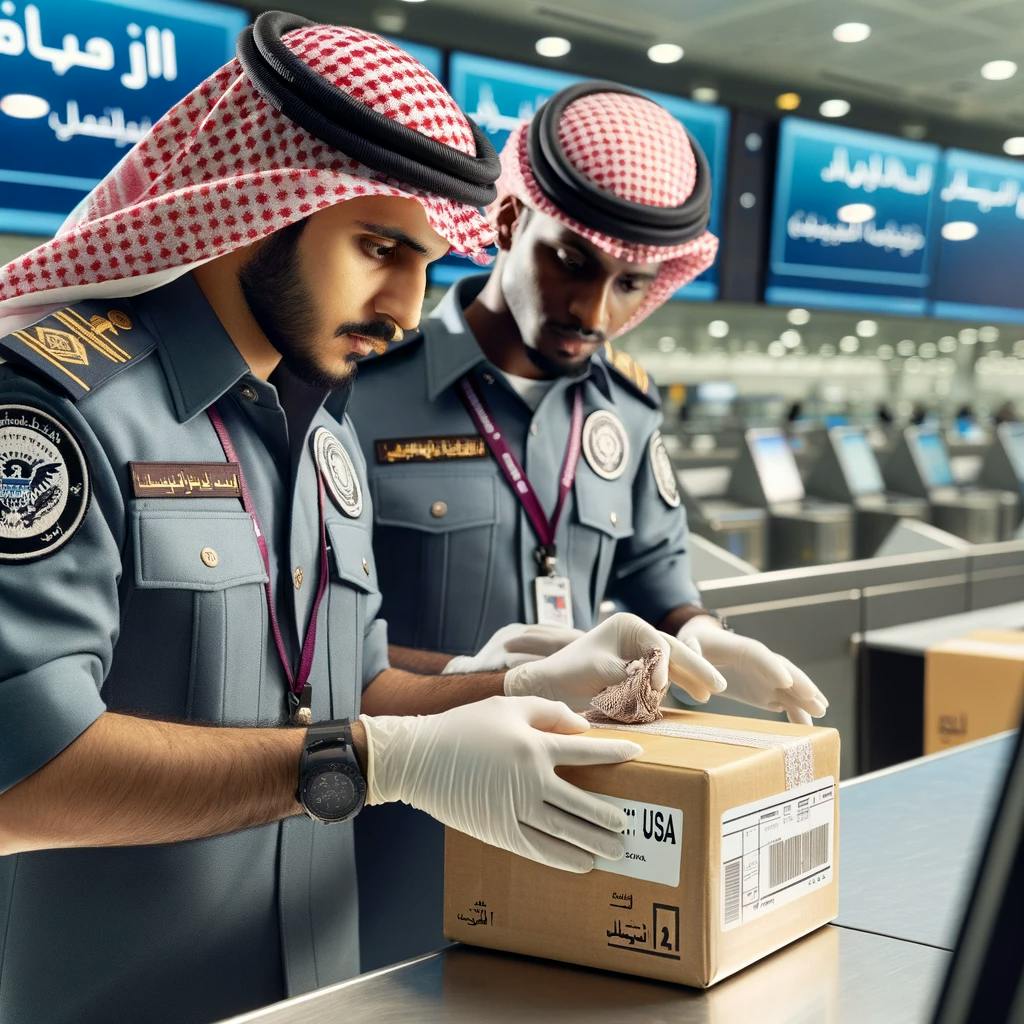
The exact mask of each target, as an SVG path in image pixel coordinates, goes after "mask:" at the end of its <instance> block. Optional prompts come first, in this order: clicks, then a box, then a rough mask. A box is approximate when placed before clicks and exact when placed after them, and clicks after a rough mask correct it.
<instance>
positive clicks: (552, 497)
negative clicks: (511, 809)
mask: <svg viewBox="0 0 1024 1024" xmlns="http://www.w3.org/2000/svg"><path fill="white" fill-rule="evenodd" d="M712 187H713V183H712V182H711V180H710V175H709V169H708V164H707V161H706V159H705V157H704V154H703V153H702V152H701V149H700V146H699V145H698V144H697V142H696V141H695V140H694V139H693V138H692V136H690V135H689V133H688V132H687V130H686V129H685V128H684V126H683V125H682V124H680V122H679V121H677V120H676V119H675V118H674V117H672V116H671V115H670V114H669V113H668V111H666V110H665V109H664V108H662V107H661V106H659V105H658V104H657V103H655V102H654V101H652V100H650V99H648V98H646V97H645V96H643V95H642V94H640V93H637V92H635V91H634V90H632V89H629V88H626V87H624V86H620V85H617V84H614V83H610V82H583V83H580V84H577V85H573V86H570V87H569V88H567V89H564V90H562V91H561V92H559V93H557V94H556V95H555V96H553V97H552V98H551V99H549V100H548V101H547V103H545V104H544V105H543V106H542V107H541V108H540V109H539V110H538V112H537V113H536V114H535V115H534V117H533V118H532V119H531V121H530V122H528V123H527V124H524V125H521V126H520V127H518V128H517V129H516V130H515V131H514V132H513V133H512V134H511V135H510V137H509V138H508V140H507V142H506V143H505V146H504V148H503V150H502V153H501V176H500V178H499V180H498V183H497V192H498V194H497V197H496V198H495V200H494V201H493V202H492V203H491V204H490V205H489V207H488V210H487V212H488V215H489V218H490V221H491V223H492V224H493V226H494V228H495V230H496V232H497V246H498V257H497V262H496V263H495V265H494V268H493V269H492V271H491V273H490V275H489V276H485V275H480V276H471V277H468V278H465V279H463V280H462V281H460V282H459V283H458V284H456V285H455V286H454V287H453V288H452V289H451V290H450V291H449V292H448V294H447V295H446V296H445V297H444V299H443V300H442V301H441V303H440V305H439V306H438V307H437V309H436V310H435V311H434V312H433V313H432V314H431V315H430V316H429V317H428V318H427V319H426V320H425V321H424V323H423V326H422V329H421V334H419V335H418V336H416V337H414V338H412V339H410V340H409V341H407V342H406V343H405V344H404V345H400V346H396V347H395V348H393V349H392V350H391V351H390V352H389V353H388V354H387V355H385V356H383V357H382V358H377V359H372V360H370V361H369V362H367V363H366V364H365V365H363V366H361V367H360V381H359V384H358V385H357V387H356V389H355V392H354V395H353V398H352V401H351V403H350V404H349V408H348V412H349V414H350V415H351V417H352V419H353V421H354V422H355V425H356V429H357V433H358V435H359V439H360V441H361V442H362V444H363V448H364V453H365V455H366V460H367V463H368V467H369V474H370V481H371V487H372V489H373V492H374V498H375V504H374V515H375V517H376V522H377V526H376V531H375V540H376V544H377V568H378V572H379V574H380V581H381V582H380V585H381V591H382V595H383V615H384V617H385V618H386V619H387V620H388V627H389V637H390V638H391V642H392V645H393V646H392V648H391V657H392V662H393V664H396V665H401V666H402V667H405V668H408V669H411V670H416V671H422V672H444V673H455V672H471V671H485V670H487V671H494V670H500V669H501V668H506V667H509V666H516V667H517V668H518V669H519V670H521V671H523V670H525V671H528V670H529V666H530V664H531V659H534V658H540V657H543V656H545V655H550V654H551V653H552V652H553V651H557V650H559V649H560V648H561V647H562V646H563V645H564V644H566V643H568V642H570V641H571V640H573V638H575V637H578V636H580V635H581V634H580V630H581V629H584V630H585V629H590V628H591V627H592V626H593V625H594V623H595V621H597V618H598V609H599V606H600V604H601V602H602V600H604V599H605V598H613V599H615V600H616V601H617V603H618V604H619V605H620V606H621V607H625V608H626V609H628V610H629V611H630V612H633V613H635V614H636V615H637V616H639V617H641V618H642V619H644V620H646V621H647V622H648V623H649V624H652V625H654V626H656V627H657V628H658V629H659V630H661V631H663V632H664V633H665V634H667V635H668V636H670V637H671V638H672V639H673V640H675V641H676V642H683V643H686V644H688V645H690V646H691V648H692V649H693V650H694V651H695V652H699V653H700V654H701V655H702V663H703V665H704V666H709V665H710V666H714V669H713V670H712V672H713V677H712V678H711V679H710V680H709V679H708V677H707V676H703V677H699V678H694V677H692V676H691V678H689V679H688V680H684V681H683V682H682V684H681V690H682V691H683V693H682V695H683V699H684V700H686V701H688V702H694V701H696V702H698V703H703V702H705V701H707V700H708V698H709V696H710V694H711V693H713V692H719V691H722V690H723V689H724V692H722V696H723V697H726V698H732V699H734V700H737V701H740V702H742V703H745V704H748V705H753V706H754V707H757V708H759V709H762V710H764V711H768V712H775V713H778V712H785V713H786V714H787V715H788V717H789V718H790V720H791V721H794V722H799V723H802V724H810V722H811V717H812V716H815V717H820V716H821V715H823V714H824V713H825V710H826V707H827V701H826V700H825V698H824V697H823V695H822V694H821V692H820V691H819V690H818V689H817V687H816V686H815V685H814V684H813V683H812V682H811V680H810V679H808V677H807V676H806V674H805V673H804V672H802V671H801V670H800V669H799V668H798V667H797V666H795V665H793V664H792V663H791V662H789V661H788V660H787V659H785V658H783V657H782V656H780V655H778V654H776V653H774V652H773V651H771V650H769V649H768V648H767V647H766V646H764V645H763V644H761V643H758V642H757V641H754V640H751V639H748V638H745V637H740V636H737V635H736V634H735V633H733V632H732V631H730V630H728V629H723V628H721V623H720V620H719V619H718V618H717V617H715V616H714V614H713V613H708V611H707V610H706V609H704V608H703V607H702V606H701V602H700V596H699V594H698V591H697V589H696V587H695V585H694V582H693V579H692V578H691V574H690V566H689V560H688V555H687V547H688V540H687V526H686V517H685V513H684V510H683V509H682V507H681V502H680V495H679V491H678V488H677V484H676V479H675V475H674V472H673V469H672V465H671V461H670V459H669V456H668V453H667V451H666V449H665V445H664V442H663V441H662V438H661V433H660V430H659V427H660V424H661V412H660V408H659V398H658V390H657V387H656V386H655V384H654V383H653V382H652V381H651V380H650V379H649V377H648V375H647V374H646V373H645V372H644V371H643V369H642V368H641V367H639V366H638V365H637V364H636V363H635V362H633V360H632V359H631V358H630V357H629V356H627V355H626V354H625V353H624V352H622V351H621V350H618V349H616V348H614V347H613V345H612V342H613V341H614V339H616V338H617V337H619V336H620V335H622V334H625V333H626V332H628V331H630V330H631V329H632V328H634V327H636V326H637V325H638V324H640V323H641V322H642V321H643V320H644V319H645V318H646V317H648V316H649V315H650V314H651V313H652V312H653V311H654V310H655V309H657V308H658V307H659V306H661V305H662V304H663V303H664V302H665V301H666V300H667V299H668V298H669V297H670V296H671V295H672V294H674V293H675V292H676V291H677V290H678V289H679V288H681V287H683V286H685V285H686V284H687V283H688V282H690V281H691V280H693V279H694V278H695V277H697V276H698V275H699V274H700V273H701V272H702V271H704V270H705V269H706V268H707V267H709V266H710V265H711V263H712V262H713V261H714V258H715V254H716V250H717V246H718V242H717V239H716V238H715V237H714V236H713V235H712V234H711V233H710V232H709V231H708V220H709V215H710V203H711V190H712ZM385 395H390V396H391V397H392V398H393V399H395V402H394V405H393V407H385V406H384V396H385ZM574 438H575V439H576V444H577V447H576V448H575V449H574ZM567 439H568V440H567ZM580 448H582V457H577V456H578V455H579V454H580V452H579V449H580ZM574 458H575V461H573V460H574ZM527 484H528V485H529V488H527ZM531 495H533V496H535V498H531ZM452 655H456V657H454V658H453V657H452ZM533 663H534V664H543V662H541V661H537V662H533ZM719 673H721V675H719ZM722 676H724V682H723V681H722ZM726 684H727V685H726ZM356 835H357V859H358V863H359V868H360V872H359V873H360V885H361V889H362V892H363V893H364V894H369V893H370V892H371V891H372V892H375V893H377V892H380V891H381V888H382V887H381V884H380V880H381V878H383V877H388V878H394V879H397V880H398V881H397V882H396V883H394V884H393V885H391V886H390V887H389V888H388V890H387V896H386V899H387V900H388V901H389V902H388V903H386V904H384V906H383V908H381V909H382V912H381V913H380V914H378V915H375V916H373V917H369V916H368V917H366V918H364V919H363V920H362V921H361V928H362V931H363V953H364V962H365V965H366V966H367V967H369V966H379V965H381V964H383V963H387V962H391V961H394V960H397V959H402V958H404V957H408V956H413V955H415V954H417V953H420V952H425V951H426V950H428V949H431V948H434V947H436V946H437V945H438V944H439V943H440V942H441V941H442V936H441V934H440V931H439V928H438V925H437V921H438V919H439V914H440V904H441V882H440V873H441V869H440V864H441V854H442V836H441V832H440V829H438V828H437V827H436V825H435V824H434V823H433V822H431V821H429V820H428V819H427V818H425V817H424V816H423V815H421V814H417V813H415V812H413V811H410V810H409V809H408V808H402V807H386V808H372V809H370V811H369V812H368V813H367V814H366V815H364V816H362V817H361V818H360V820H359V822H358V823H357V826H356ZM396 836H401V837H403V839H404V842H397V843H396V842H395V837H396ZM405 851H415V869H413V867H412V864H411V859H410V857H411V855H407V854H406V852H405ZM428 858H429V860H428ZM403 879H404V880H407V881H405V882H403V881H402V880H403ZM413 879H414V880H415V881H413ZM413 885H415V896H414V894H413V893H412V892H410V891H409V890H410V888H411V887H412V886H413ZM391 901H393V902H391ZM408 905H414V906H419V907H420V908H422V909H421V911H420V912H419V913H417V914H415V915H406V920H405V926H404V927H403V929H402V930H401V931H400V932H399V931H395V930H391V929H388V928H387V927H386V924H385V923H386V922H387V921H388V920H389V919H390V914H389V911H388V907H389V906H394V907H397V906H408ZM377 906H378V907H379V908H380V907H381V904H380V898H379V897H378V898H377Z"/></svg>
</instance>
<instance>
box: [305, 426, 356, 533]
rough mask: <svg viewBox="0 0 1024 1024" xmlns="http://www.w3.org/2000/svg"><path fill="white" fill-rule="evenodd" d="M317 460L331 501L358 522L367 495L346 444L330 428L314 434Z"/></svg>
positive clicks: (314, 454) (317, 430)
mask: <svg viewBox="0 0 1024 1024" xmlns="http://www.w3.org/2000/svg"><path fill="white" fill-rule="evenodd" d="M313 457H314V458H315V459H316V464H317V466H319V467H320V474H321V476H322V477H323V480H324V484H325V485H326V486H327V493H328V494H330V496H331V500H332V501H333V502H334V504H335V505H337V506H338V508H339V509H341V511H342V512H344V513H345V515H347V516H348V517H349V518H350V519H358V518H359V516H360V515H362V512H363V492H362V490H361V489H360V487H359V477H357V476H356V468H355V466H354V465H353V464H352V459H351V457H350V456H349V454H348V452H347V451H345V448H344V446H343V445H342V443H341V442H340V441H339V440H338V439H337V438H336V437H335V436H334V435H333V434H332V433H331V432H330V431H329V430H328V429H327V428H326V427H318V428H317V429H316V432H315V433H314V434H313Z"/></svg>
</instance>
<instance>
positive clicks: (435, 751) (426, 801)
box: [360, 697, 643, 873]
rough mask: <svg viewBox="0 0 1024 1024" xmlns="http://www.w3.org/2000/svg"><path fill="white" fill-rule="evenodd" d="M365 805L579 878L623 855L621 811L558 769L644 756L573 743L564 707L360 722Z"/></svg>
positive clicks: (498, 706) (575, 723) (575, 719)
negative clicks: (390, 806)
mask: <svg viewBox="0 0 1024 1024" xmlns="http://www.w3.org/2000/svg"><path fill="white" fill-rule="evenodd" d="M360 720H361V721H362V723H363V725H364V726H365V728H366V736H367V772H366V774H367V799H366V802H367V804H371V805H372V804H382V803H389V802H392V801H399V800H400V801H402V802H403V803H407V804H411V805H412V806H413V807H417V808H419V809H420V810H421V811H425V812H426V813H427V814H429V815H430V816H431V817H433V818H436V819H437V820H438V821H440V822H443V823H444V824H445V825H449V826H451V827H452V828H454V829H458V830H459V831H460V832H464V833H466V834H467V835H470V836H474V837H475V838H477V839H482V840H483V841H484V842H485V843H490V844H491V845H492V846H498V847H500V848H501V849H503V850H510V851H511V852H512V853H518V854H520V855H521V856H523V857H529V858H530V860H536V861H540V862H541V863H542V864H547V865H549V866H550V867H556V868H562V869H563V870H565V871H575V872H579V873H583V872H586V871H590V870H591V868H593V866H594V855H595V854H596V855H598V856H600V857H606V858H608V859H609V860H620V859H621V858H622V856H623V854H624V852H625V841H624V839H623V836H622V833H623V832H624V831H625V829H626V816H625V814H624V813H623V812H622V810H621V808H618V807H614V806H612V805H611V804H608V803H605V802H604V801H603V800H600V799H598V798H597V797H595V796H592V795H591V794H589V793H586V792H584V791H583V790H582V789H578V788H577V787H576V786H573V785H570V784H569V783H568V782H566V781H565V780H564V779H562V778H559V776H558V775H556V774H555V765H586V764H616V763H618V762H621V761H630V760H632V759H633V758H634V757H636V756H637V755H638V754H640V753H641V752H642V749H643V748H642V747H640V746H638V745H637V744H636V743H630V742H629V741H628V740H604V739H595V738H594V737H591V736H577V735H573V734H574V733H581V732H585V731H586V730H587V729H588V728H589V727H590V726H589V723H588V722H587V720H586V719H584V718H581V717H580V716H579V715H576V714H573V712H572V711H570V710H569V709H568V708H567V707H566V706H565V705H564V704H559V703H555V702H553V701H548V700H541V699H540V698H539V697H522V698H509V697H491V698H489V699H488V700H483V701H480V702H478V703H476V704H466V705H464V706H462V707H458V708H453V709H452V710H451V711H446V712H444V713H443V714H439V715H425V716H424V715H420V716H417V717H413V716H410V717H390V716H384V717H379V718H370V717H367V716H366V715H363V716H361V719H360Z"/></svg>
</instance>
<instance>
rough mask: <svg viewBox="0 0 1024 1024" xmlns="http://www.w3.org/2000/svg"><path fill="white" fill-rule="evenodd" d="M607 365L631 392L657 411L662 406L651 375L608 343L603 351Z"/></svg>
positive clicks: (628, 356)
mask: <svg viewBox="0 0 1024 1024" xmlns="http://www.w3.org/2000/svg"><path fill="white" fill-rule="evenodd" d="M602 355H603V358H604V362H605V365H606V366H607V367H608V368H609V369H610V370H612V371H613V372H614V373H615V375H616V376H617V377H618V378H619V379H620V380H621V381H624V382H625V383H626V384H628V385H629V387H630V390H632V391H634V392H635V393H636V394H637V395H639V396H640V398H642V399H643V400H644V401H645V402H646V403H647V404H648V405H650V406H652V407H653V408H655V409H657V408H658V407H659V406H660V405H661V396H660V395H659V394H658V388H657V385H656V384H655V383H654V381H653V380H651V377H650V374H648V372H647V371H646V370H645V369H644V368H643V367H642V366H641V365H640V364H639V363H638V362H637V361H636V360H635V359H634V358H633V357H632V356H630V355H627V354H626V353H625V352H621V351H619V350H618V349H615V348H612V343H611V342H610V341H606V342H605V343H604V348H603V350H602Z"/></svg>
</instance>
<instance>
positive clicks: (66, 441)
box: [0, 405, 90, 562]
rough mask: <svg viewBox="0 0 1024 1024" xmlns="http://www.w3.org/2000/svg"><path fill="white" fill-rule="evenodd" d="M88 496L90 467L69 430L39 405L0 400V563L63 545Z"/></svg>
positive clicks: (80, 517)
mask: <svg viewBox="0 0 1024 1024" xmlns="http://www.w3.org/2000/svg"><path fill="white" fill-rule="evenodd" d="M89 498H90V487H89V467H88V466H87V465H86V462H85V456H84V455H83V454H82V449H81V448H80V447H79V444H78V441H77V440H76V439H75V437H74V435H73V434H72V433H71V431H70V430H68V428H67V427H65V426H64V424H63V423H61V422H60V421H59V420H57V419H55V418H54V417H53V416H51V415H50V414H49V413H48V412H43V410H42V409H35V408H33V407H32V406H28V405H0V562H30V561H32V560H33V559H36V558H45V557H46V556H47V555H50V554H52V553H53V552H54V551H57V550H58V549H59V548H61V547H63V546H64V545H65V544H66V543H67V542H68V541H69V540H71V538H72V537H73V536H74V535H75V533H76V532H77V530H78V528H79V526H81V524H82V520H83V519H84V518H85V513H86V511H87V510H88V508H89Z"/></svg>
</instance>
